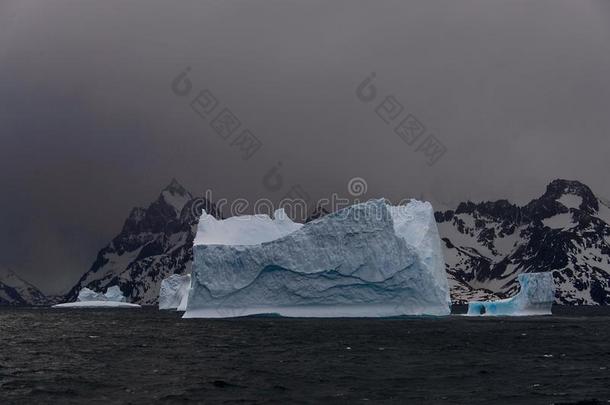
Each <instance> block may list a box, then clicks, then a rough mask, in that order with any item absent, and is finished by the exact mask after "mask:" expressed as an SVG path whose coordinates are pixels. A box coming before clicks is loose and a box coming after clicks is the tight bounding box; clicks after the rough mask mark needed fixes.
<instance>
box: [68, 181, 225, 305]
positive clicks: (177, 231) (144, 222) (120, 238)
mask: <svg viewBox="0 0 610 405" xmlns="http://www.w3.org/2000/svg"><path fill="white" fill-rule="evenodd" d="M202 209H205V210H206V212H208V213H211V214H212V215H214V216H217V217H220V213H219V212H218V211H217V209H216V207H215V206H214V204H213V203H211V202H210V201H208V200H206V199H205V198H194V197H193V195H191V193H189V192H188V191H186V190H185V189H184V187H182V185H180V184H179V183H178V182H177V181H176V180H175V179H174V180H172V182H171V183H170V184H169V185H168V186H167V187H166V188H165V189H164V190H163V191H162V192H161V194H160V195H159V197H158V198H157V200H156V201H154V202H153V203H152V204H150V205H149V206H148V208H140V207H136V208H134V209H132V210H131V213H130V214H129V217H128V218H127V220H126V221H125V223H124V225H123V229H122V230H121V232H120V233H119V234H118V235H117V236H116V237H115V238H114V239H112V241H111V242H110V243H109V244H108V245H107V246H106V247H104V248H103V249H102V250H101V251H100V252H99V253H98V255H97V258H96V260H95V261H94V262H93V265H92V266H91V268H90V269H89V271H87V272H86V273H85V274H84V275H83V276H82V277H81V279H80V280H79V281H78V283H76V285H75V286H74V287H72V289H71V290H70V292H69V293H68V294H67V295H66V297H65V299H66V300H67V301H74V300H75V299H76V296H77V295H78V292H79V291H80V290H81V288H83V287H89V288H92V289H94V290H95V291H105V290H106V289H107V288H108V287H110V286H113V285H118V286H119V287H120V288H121V290H122V291H123V293H124V294H125V296H126V297H127V298H128V300H129V301H130V302H134V303H138V304H144V305H146V304H156V302H157V299H158V295H159V288H160V285H161V280H163V279H164V278H166V277H168V276H170V275H171V274H184V273H190V268H191V262H192V260H193V240H194V238H195V233H196V231H197V221H198V218H199V215H200V214H201V210H202Z"/></svg>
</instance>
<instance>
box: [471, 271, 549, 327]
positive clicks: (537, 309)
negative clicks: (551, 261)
mask: <svg viewBox="0 0 610 405" xmlns="http://www.w3.org/2000/svg"><path fill="white" fill-rule="evenodd" d="M517 280H518V281H519V284H520V286H521V290H520V291H519V293H518V294H517V295H515V296H514V297H511V298H507V299H503V300H497V301H471V302H469V303H468V314H467V315H468V316H481V315H484V316H486V315H491V316H498V315H502V316H527V315H551V307H552V306H553V302H554V301H555V285H554V283H553V275H552V274H551V273H550V272H546V273H524V274H519V276H518V277H517Z"/></svg>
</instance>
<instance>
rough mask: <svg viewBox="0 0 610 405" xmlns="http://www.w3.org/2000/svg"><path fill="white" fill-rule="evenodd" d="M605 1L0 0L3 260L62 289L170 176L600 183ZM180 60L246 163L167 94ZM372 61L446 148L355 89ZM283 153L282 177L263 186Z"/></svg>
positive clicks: (220, 192)
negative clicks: (227, 114) (412, 134)
mask: <svg viewBox="0 0 610 405" xmlns="http://www.w3.org/2000/svg"><path fill="white" fill-rule="evenodd" d="M609 17H610V10H609V8H608V6H607V4H605V3H604V2H596V1H583V2H570V1H563V2H562V1H537V2H531V1H512V2H505V1H449V0H446V1H434V2H405V1H381V2H370V1H332V2H318V1H309V2H305V1H302V2H284V1H258V2H235V1H222V2H220V1H215V2H212V1H210V2H179V3H172V4H170V3H169V2H151V1H131V2H123V1H98V2H86V3H85V2H79V1H37V2H32V1H8V2H7V1H4V2H2V3H0V136H1V139H2V147H1V149H0V165H1V166H0V168H1V172H0V173H1V174H0V181H1V182H2V190H3V197H2V199H1V202H0V204H1V206H0V220H1V223H2V227H3V230H4V232H3V233H2V235H1V236H0V238H1V239H0V246H2V250H3V251H2V253H1V255H0V263H3V264H5V265H9V266H11V267H13V268H15V270H17V271H18V272H20V273H21V274H23V275H24V276H25V277H28V278H30V279H32V280H33V281H35V282H37V283H39V284H41V286H42V287H43V288H44V289H45V290H46V291H57V290H60V289H62V288H66V287H68V286H69V284H71V283H72V282H73V281H74V280H75V279H76V278H78V276H80V275H81V274H82V273H83V272H84V271H85V270H86V269H87V268H88V266H89V265H90V263H91V262H92V260H93V258H94V256H95V253H96V252H97V250H98V249H99V248H100V247H101V246H102V245H103V244H105V243H106V242H107V241H108V240H109V239H110V238H111V237H112V236H113V235H114V234H116V232H117V231H118V230H119V228H120V226H121V224H122V221H123V220H124V218H125V216H126V215H127V213H128V212H129V210H130V208H131V207H132V206H134V205H146V204H148V202H150V201H151V200H152V199H154V198H156V195H157V194H158V192H159V189H160V188H162V187H163V186H164V185H165V184H166V183H168V182H169V181H170V179H171V178H172V177H176V178H178V179H179V180H180V181H181V182H182V183H183V184H184V185H185V186H187V188H189V189H191V190H192V191H193V192H195V193H202V192H203V191H205V190H206V189H212V190H213V191H214V194H215V195H217V196H219V197H226V198H229V199H232V198H236V197H246V198H249V199H254V198H258V197H269V198H272V199H278V198H280V197H281V196H282V194H283V192H284V191H285V190H286V188H287V187H288V186H289V185H291V184H301V185H302V186H303V188H304V189H305V190H307V192H308V193H309V194H311V195H312V197H313V198H320V197H324V196H327V195H328V194H330V193H332V192H338V193H340V194H345V193H346V189H345V187H346V183H347V182H348V180H349V179H351V178H352V177H355V176H359V177H363V178H364V179H366V181H367V182H368V194H367V197H375V196H386V197H389V198H392V199H394V198H396V199H399V198H400V197H403V196H411V195H414V196H418V197H419V196H421V195H422V194H423V196H424V197H425V198H429V199H431V200H432V201H433V202H435V203H437V204H438V203H441V202H445V203H449V204H453V203H456V202H458V201H461V200H465V199H474V200H479V199H495V198H509V199H513V200H516V201H524V200H527V199H529V198H532V197H534V196H536V195H537V194H539V193H541V192H542V190H543V187H544V185H545V184H546V183H547V182H548V181H549V180H551V179H552V178H556V177H564V178H570V179H578V180H582V181H584V182H586V183H587V184H589V185H590V186H591V187H592V188H593V190H594V191H595V192H597V193H598V194H600V195H606V196H610V187H609V186H608V183H607V181H606V176H607V174H606V172H607V170H608V165H607V153H608V150H609V146H610V141H609V140H608V139H609V138H608V133H607V131H608V129H609V128H610V114H608V105H609V102H610V77H609V75H608V72H609V71H610V26H609V23H608V21H610V18H609ZM186 66H190V67H191V72H190V74H189V78H190V79H191V80H192V83H193V86H194V88H195V89H197V90H199V89H203V88H208V89H210V90H211V91H212V92H213V93H214V95H215V96H217V97H218V99H219V100H220V102H221V103H222V105H223V106H225V107H228V108H230V109H231V111H233V112H234V113H235V115H237V116H238V117H239V119H240V120H241V121H242V124H243V125H244V126H245V127H247V128H249V129H250V130H251V131H252V133H254V134H255V135H256V136H257V137H258V138H259V139H260V140H261V142H262V143H263V147H262V149H261V150H260V151H259V152H258V153H257V154H256V155H255V156H254V157H252V158H251V159H249V160H247V161H246V160H242V159H241V158H240V156H239V154H237V153H235V148H232V147H230V145H229V144H228V143H227V142H225V141H224V140H222V139H221V138H220V137H218V136H217V135H216V134H215V133H214V132H213V131H212V130H211V129H210V127H209V122H207V121H205V120H202V119H200V118H199V117H198V116H197V115H196V114H194V113H193V111H192V110H191V109H190V107H189V105H188V101H187V100H183V99H180V98H179V97H177V96H176V95H175V94H173V93H172V91H171V89H170V83H171V81H172V79H173V78H174V77H175V76H176V75H177V74H179V73H180V72H181V71H182V70H183V69H184V68H185V67H186ZM371 72H375V73H376V79H375V80H376V81H375V85H376V86H377V89H378V91H379V94H380V96H383V97H385V96H386V95H393V96H394V97H395V98H396V99H397V100H399V101H400V102H401V103H402V105H403V107H404V110H405V111H408V112H410V113H412V114H414V115H415V116H416V117H417V118H418V119H419V120H420V121H421V122H422V123H424V124H425V126H426V129H427V131H429V132H430V133H433V134H434V135H436V136H437V137H438V139H440V140H441V141H442V142H443V144H444V145H445V146H446V147H447V149H448V151H447V153H446V154H445V155H444V156H443V158H442V159H441V160H440V161H439V162H438V163H436V164H435V165H434V166H432V167H430V166H428V165H427V164H426V159H425V156H423V155H422V154H421V153H416V152H415V151H414V150H413V148H409V147H408V145H406V144H405V143H404V142H403V141H402V140H401V139H400V138H399V137H398V136H397V135H396V134H394V132H393V128H392V126H390V125H386V124H385V123H384V122H383V121H381V120H380V119H379V117H378V116H377V115H376V114H375V112H374V108H373V107H372V106H370V105H366V104H364V103H362V102H361V101H360V100H359V99H358V98H357V97H356V94H355V91H356V87H357V86H358V84H359V83H360V82H361V81H362V80H363V79H364V78H365V77H366V76H367V75H369V74H370V73H371ZM278 162H281V163H282V166H281V168H282V169H281V170H282V175H283V176H284V179H285V183H286V185H285V188H284V190H283V191H277V192H271V191H269V190H268V189H266V188H265V187H263V185H262V177H263V175H264V174H265V173H266V172H267V171H268V170H269V169H270V168H271V167H272V166H274V165H276V164H277V163H278Z"/></svg>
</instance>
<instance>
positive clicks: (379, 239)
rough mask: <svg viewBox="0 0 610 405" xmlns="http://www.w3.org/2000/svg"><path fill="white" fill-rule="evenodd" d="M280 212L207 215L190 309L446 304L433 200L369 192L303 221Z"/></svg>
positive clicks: (326, 313) (371, 313) (220, 313)
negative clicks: (372, 196)
mask: <svg viewBox="0 0 610 405" xmlns="http://www.w3.org/2000/svg"><path fill="white" fill-rule="evenodd" d="M282 214H283V212H281V211H277V212H276V213H275V215H274V219H271V218H269V217H266V218H265V217H263V216H260V215H258V216H246V217H237V218H230V219H228V220H216V219H214V220H213V221H211V222H209V223H211V224H212V226H206V225H205V224H206V218H207V217H204V221H203V222H202V223H201V224H200V226H199V228H198V232H197V237H196V239H195V246H194V262H193V271H192V280H191V288H190V292H189V298H188V303H187V308H186V313H185V315H184V317H186V318H191V317H212V318H214V317H232V316H242V315H251V314H261V313H273V314H279V315H282V316H304V317H382V316H398V315H421V314H428V315H447V314H449V312H450V311H449V289H448V285H447V277H446V274H445V268H444V260H443V256H442V251H441V246H440V239H439V235H438V231H437V228H436V222H435V220H434V212H433V209H432V206H431V205H430V204H429V203H426V202H419V201H412V202H410V203H409V204H408V205H406V206H398V207H392V206H390V205H388V204H387V203H386V202H385V200H372V201H369V202H367V203H363V204H358V205H353V206H351V207H348V208H345V209H343V210H340V211H337V212H335V213H333V214H329V215H327V216H324V217H322V218H319V219H317V220H315V221H312V222H309V223H307V224H305V225H302V224H296V223H294V222H292V221H290V219H288V218H286V217H285V215H282ZM236 228H239V229H240V230H241V231H240V232H237V231H236Z"/></svg>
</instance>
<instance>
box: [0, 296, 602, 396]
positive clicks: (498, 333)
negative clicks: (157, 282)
mask: <svg viewBox="0 0 610 405" xmlns="http://www.w3.org/2000/svg"><path fill="white" fill-rule="evenodd" d="M554 312H555V315H553V316H548V317H521V318H504V317H502V318H491V317H486V318H472V317H465V316H460V315H452V316H449V317H442V318H406V319H286V318H240V319H231V320H205V319H181V318H180V315H179V314H178V313H175V312H160V311H158V310H156V309H152V308H143V309H93V310H92V309H48V308H45V309H32V308H29V309H28V308H1V309H0V343H1V344H0V403H2V404H8V403H24V404H32V403H62V404H65V403H104V404H105V403H151V402H152V401H156V402H160V403H189V402H190V403H202V402H206V403H237V402H239V403H287V402H292V403H294V402H297V403H316V402H331V403H347V402H356V403H360V402H361V403H378V402H385V403H414V404H489V403H505V404H552V403H578V401H585V400H587V401H598V402H597V403H607V401H610V309H609V308H582V307H580V308H554ZM590 403H596V402H590Z"/></svg>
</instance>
